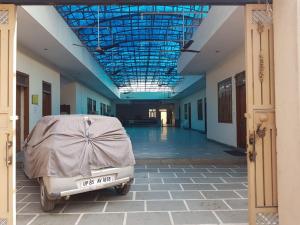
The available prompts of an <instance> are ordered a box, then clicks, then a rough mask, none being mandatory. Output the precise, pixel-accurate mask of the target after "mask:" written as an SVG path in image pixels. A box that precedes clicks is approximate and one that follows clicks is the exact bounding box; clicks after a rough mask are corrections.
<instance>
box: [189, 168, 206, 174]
mask: <svg viewBox="0 0 300 225" xmlns="http://www.w3.org/2000/svg"><path fill="white" fill-rule="evenodd" d="M184 172H186V173H199V172H208V169H206V168H191V169H189V168H187V169H184Z"/></svg>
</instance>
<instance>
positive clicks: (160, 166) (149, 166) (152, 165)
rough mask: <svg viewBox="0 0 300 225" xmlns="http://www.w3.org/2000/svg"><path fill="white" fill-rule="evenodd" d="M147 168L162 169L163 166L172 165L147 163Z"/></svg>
mask: <svg viewBox="0 0 300 225" xmlns="http://www.w3.org/2000/svg"><path fill="white" fill-rule="evenodd" d="M147 168H159V169H161V168H170V166H169V165H167V164H156V165H155V164H149V165H147Z"/></svg>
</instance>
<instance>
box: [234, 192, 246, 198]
mask: <svg viewBox="0 0 300 225" xmlns="http://www.w3.org/2000/svg"><path fill="white" fill-rule="evenodd" d="M236 192H237V193H239V195H241V196H242V197H243V198H248V190H236Z"/></svg>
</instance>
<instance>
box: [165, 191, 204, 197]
mask: <svg viewBox="0 0 300 225" xmlns="http://www.w3.org/2000/svg"><path fill="white" fill-rule="evenodd" d="M170 193H171V196H172V198H173V199H203V196H202V195H201V194H200V192H199V191H171V192H170Z"/></svg>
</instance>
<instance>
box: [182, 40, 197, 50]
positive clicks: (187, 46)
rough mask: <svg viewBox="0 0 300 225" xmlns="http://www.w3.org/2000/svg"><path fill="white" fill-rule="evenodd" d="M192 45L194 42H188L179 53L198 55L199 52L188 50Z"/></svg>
mask: <svg viewBox="0 0 300 225" xmlns="http://www.w3.org/2000/svg"><path fill="white" fill-rule="evenodd" d="M193 43H194V40H189V41H188V42H186V43H185V44H184V45H183V47H182V49H181V50H180V51H181V52H192V53H199V52H200V51H199V50H192V49H188V48H189V47H190V46H191V45H192V44H193Z"/></svg>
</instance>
